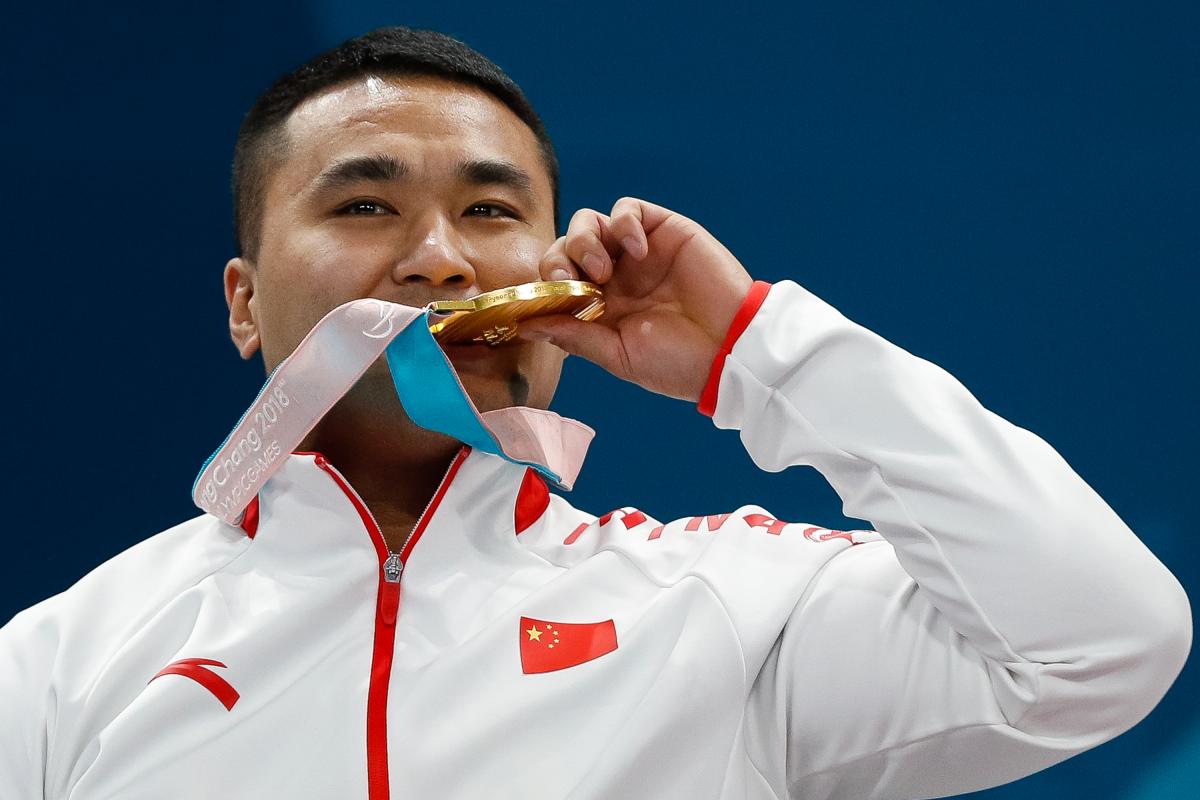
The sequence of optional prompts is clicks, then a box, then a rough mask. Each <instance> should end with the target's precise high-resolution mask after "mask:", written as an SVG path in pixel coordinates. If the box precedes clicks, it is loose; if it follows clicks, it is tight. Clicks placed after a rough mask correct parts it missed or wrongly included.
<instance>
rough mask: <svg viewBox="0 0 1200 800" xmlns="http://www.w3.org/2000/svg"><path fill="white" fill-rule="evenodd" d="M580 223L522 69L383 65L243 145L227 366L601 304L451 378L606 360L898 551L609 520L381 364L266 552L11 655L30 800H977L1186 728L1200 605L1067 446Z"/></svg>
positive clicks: (466, 365) (428, 57)
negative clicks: (236, 358) (427, 326)
mask: <svg viewBox="0 0 1200 800" xmlns="http://www.w3.org/2000/svg"><path fill="white" fill-rule="evenodd" d="M557 197H558V191H557V166H556V163H555V161H554V154H553V149H552V148H551V146H550V144H549V140H548V138H547V137H546V134H545V131H544V129H543V127H542V126H541V123H540V122H539V121H538V119H537V116H536V114H534V112H533V110H532V109H531V108H530V107H529V105H528V103H527V102H526V101H525V98H524V97H523V95H521V93H520V90H519V89H517V88H516V87H515V86H514V85H512V83H511V81H509V80H508V79H507V77H505V76H504V75H503V73H501V72H500V71H499V70H498V69H497V68H496V67H495V65H493V64H491V63H490V62H489V61H487V60H486V59H484V58H483V57H482V56H480V55H479V54H477V53H475V52H474V51H472V50H470V49H469V48H467V47H466V46H465V45H463V44H461V43H459V42H456V41H454V40H453V39H449V38H448V37H444V36H441V35H439V34H434V33H432V32H427V31H410V30H406V29H399V28H398V29H386V30H381V31H376V32H373V33H371V34H368V35H366V36H364V37H360V38H359V39H357V40H352V41H350V42H348V43H346V44H344V45H342V46H341V47H339V48H337V49H336V50H334V51H331V52H330V53H326V54H324V55H322V56H319V57H318V58H317V59H315V60H314V61H313V62H310V63H309V64H307V65H305V66H304V67H302V68H301V69H299V70H297V71H296V72H294V73H292V74H291V75H289V76H287V77H285V78H283V79H281V80H280V81H279V82H278V83H277V84H276V85H275V86H274V87H272V89H271V90H269V91H268V92H267V93H266V94H265V95H264V96H263V97H262V98H260V100H259V102H258V104H256V106H255V108H254V109H253V110H252V111H251V113H250V115H249V116H248V117H247V119H246V121H245V122H244V124H243V126H242V130H241V132H240V134H239V139H238V145H237V153H236V160H235V201H236V208H237V233H238V239H239V250H240V255H239V256H238V257H236V258H234V259H232V260H231V261H230V262H229V264H228V265H227V267H226V271H225V291H226V298H227V300H228V304H229V310H230V313H229V325H230V333H231V335H232V338H233V341H234V343H235V344H236V346H237V348H238V350H239V351H240V353H241V355H242V356H243V357H244V358H251V357H255V356H256V355H257V354H258V353H261V354H262V357H263V360H264V364H265V366H266V367H267V369H268V371H272V370H275V369H276V368H277V367H279V366H280V365H281V364H282V363H284V360H285V358H287V357H288V356H289V354H291V353H293V352H294V351H296V350H297V347H298V345H300V343H301V341H302V340H303V339H304V337H305V336H306V335H307V334H308V333H309V331H310V330H312V329H313V327H314V325H316V324H317V323H318V321H320V320H321V319H322V317H323V316H324V315H325V314H326V313H327V312H329V311H330V310H332V309H335V308H338V307H341V306H342V305H343V304H344V303H347V302H349V301H353V300H357V299H360V298H374V299H375V300H378V301H386V302H388V303H397V304H401V305H404V306H411V307H418V308H419V307H421V306H424V305H425V304H426V303H428V302H429V301H432V300H437V299H451V298H465V297H470V296H473V295H475V294H478V293H479V292H482V291H487V290H492V289H497V288H501V287H506V286H512V285H516V284H520V283H525V282H529V281H533V280H537V279H548V280H553V279H560V278H580V279H585V280H591V281H594V282H595V283H597V284H599V285H601V286H602V287H603V289H604V293H605V301H606V304H607V308H606V312H605V314H604V316H603V317H601V318H600V320H599V321H597V322H591V323H585V322H580V321H577V320H573V319H571V318H568V317H563V316H556V317H546V318H542V319H539V320H536V321H531V322H529V323H525V324H523V325H522V327H521V336H522V340H521V341H520V342H519V343H517V344H514V345H510V346H503V347H497V348H489V347H485V346H481V345H477V346H447V347H446V348H445V349H446V356H447V357H448V358H449V360H450V362H451V363H452V364H453V367H454V370H455V371H456V372H457V374H458V376H459V377H460V379H461V381H462V386H463V388H464V389H465V391H466V393H467V395H469V397H470V399H471V400H472V401H473V403H474V405H475V406H476V408H478V409H479V410H480V411H483V412H488V411H495V410H502V409H506V408H509V407H518V406H527V407H531V408H534V409H545V408H546V407H547V406H548V404H549V402H550V400H551V397H552V395H553V392H554V389H555V386H556V383H557V381H558V378H559V370H560V367H561V363H562V359H563V357H564V353H571V354H575V355H579V356H582V357H584V358H587V359H589V360H592V361H594V362H595V363H597V364H599V365H601V366H603V367H605V368H606V369H608V370H609V371H610V372H612V373H613V374H614V375H616V376H617V377H619V378H622V379H624V380H628V381H632V382H634V383H636V384H638V385H640V386H642V387H644V388H646V389H648V390H650V391H654V392H658V393H661V394H666V395H670V396H672V397H676V398H681V399H684V400H687V401H689V402H692V403H696V404H697V406H698V409H699V411H700V412H702V413H705V414H708V415H710V416H712V417H713V420H714V422H715V424H716V425H717V427H720V428H736V429H740V431H741V437H742V441H743V442H744V444H745V446H746V449H747V451H748V452H749V453H750V455H751V456H752V458H753V459H754V460H755V462H756V463H757V464H758V465H759V466H760V467H762V468H763V469H766V470H770V471H778V470H781V469H784V468H785V467H788V466H796V465H810V466H813V467H815V468H817V469H818V470H820V471H821V472H822V474H823V475H824V476H825V477H826V478H827V479H828V480H829V482H830V483H831V484H832V486H833V487H834V489H835V490H836V491H837V492H838V493H839V495H840V496H841V497H842V499H843V500H844V502H845V510H846V512H847V513H848V514H850V515H852V516H855V517H858V518H863V519H869V520H871V522H872V524H873V526H874V530H871V531H838V530H829V529H826V528H822V527H819V526H817V525H813V524H809V523H788V522H784V521H781V520H778V519H776V518H774V517H773V516H772V515H771V514H770V513H769V512H767V511H766V510H765V509H762V508H759V507H757V506H745V507H743V508H739V509H737V510H734V511H732V512H730V513H728V514H719V515H708V516H698V517H691V518H685V519H680V520H675V521H669V522H666V523H661V522H659V521H657V520H655V519H653V517H652V516H651V515H650V513H649V512H647V511H641V510H638V509H635V508H632V507H626V508H621V509H617V510H615V511H613V512H610V513H608V514H604V515H602V516H599V517H598V516H596V515H594V514H590V513H587V512H584V511H581V510H578V509H575V508H573V507H572V506H571V505H570V504H569V503H568V502H567V501H566V500H565V499H563V498H562V497H561V496H559V495H554V494H550V493H549V492H547V490H546V485H545V483H544V482H543V481H542V479H541V478H540V477H539V474H538V472H536V471H535V470H533V469H531V468H527V467H526V466H524V465H523V464H518V463H514V462H513V461H510V460H507V459H506V458H504V457H501V456H500V455H498V454H496V453H491V452H487V451H485V450H482V449H480V448H477V447H466V446H464V445H463V444H462V442H461V441H459V440H457V439H455V438H454V437H453V436H449V435H446V434H443V433H438V432H435V431H432V430H427V429H425V428H422V427H419V426H417V425H415V424H414V423H412V422H411V421H410V420H409V419H408V417H407V416H406V414H405V410H404V408H403V407H402V406H401V404H400V402H399V401H398V399H397V394H396V388H395V387H394V386H393V379H392V377H391V375H390V374H389V369H388V365H387V364H385V363H384V362H383V361H382V360H380V361H379V362H376V363H374V364H373V365H371V366H370V367H369V369H367V371H366V372H365V374H363V376H362V377H361V379H359V380H358V381H357V383H355V384H354V386H353V388H351V389H350V390H349V391H348V392H347V393H346V394H345V396H344V397H343V398H342V399H341V400H340V401H338V402H337V403H336V404H335V405H334V406H333V407H332V408H331V409H330V410H329V411H328V413H327V414H325V416H324V417H323V418H322V419H321V421H320V423H319V424H318V425H317V426H316V427H315V428H314V429H313V430H312V433H311V434H310V435H309V436H308V438H307V440H306V441H305V442H304V443H303V445H301V446H300V447H298V448H297V452H295V453H292V454H290V455H288V454H286V453H285V454H284V456H283V458H282V459H281V463H280V464H279V465H278V470H277V471H276V472H274V474H273V476H272V477H271V478H270V480H268V481H267V482H266V484H265V486H263V487H262V489H261V491H259V492H257V494H256V496H255V497H254V498H253V499H252V500H251V501H250V502H249V504H248V506H247V510H246V513H245V515H244V516H243V517H241V523H240V525H232V524H229V523H227V522H223V521H221V520H220V519H217V518H216V517H214V516H211V515H202V516H199V517H196V518H194V519H192V520H189V521H187V522H185V523H183V524H181V525H179V526H177V527H175V528H172V529H170V530H168V531H165V532H163V533H161V534H159V535H157V536H154V537H151V538H150V539H148V540H146V541H144V542H142V543H141V544H139V545H137V546H135V547H133V548H131V549H130V550H128V551H127V552H125V553H122V554H121V555H119V556H117V557H116V558H114V559H112V560H111V561H109V562H107V563H106V564H104V565H102V566H100V567H99V568H97V569H96V570H95V571H93V572H92V573H91V574H89V575H88V576H86V577H85V578H83V579H82V580H81V581H80V582H79V583H78V584H76V585H75V586H74V587H72V588H71V589H69V590H67V591H66V592H64V593H62V594H60V595H57V596H55V597H52V598H50V599H48V600H46V601H44V602H42V603H40V604H38V605H37V606H35V607H33V608H31V609H29V610H27V611H25V612H23V613H21V614H19V615H18V616H17V617H16V618H14V620H13V621H12V622H11V623H9V624H8V625H7V626H6V627H5V628H4V629H3V631H0V708H3V715H2V716H0V796H2V797H4V798H9V797H12V798H31V797H47V798H51V797H55V798H57V797H68V796H69V797H72V798H76V800H91V799H92V798H108V797H121V798H161V797H166V796H170V797H175V798H202V797H247V798H249V797H305V798H309V797H311V798H327V797H338V798H343V797H370V798H372V799H373V800H378V799H379V798H387V797H393V796H394V797H418V798H475V797H485V796H486V797H501V798H509V797H512V798H566V797H571V798H617V797H621V798H625V797H630V798H651V797H653V798H667V797H678V798H723V799H727V798H782V797H790V798H801V797H803V798H827V797H829V798H834V797H836V798H868V797H880V798H883V797H886V798H902V797H932V796H944V795H948V794H955V793H961V792H967V791H972V790H975V789H980V788H984V787H987V786H991V785H995V784H998V783H1003V782H1005V781H1010V780H1013V779H1015V778H1018V777H1021V776H1023V775H1026V774H1029V773H1031V772H1034V771H1036V770H1039V769H1042V768H1044V767H1046V766H1049V765H1051V764H1054V763H1056V762H1058V761H1061V760H1063V759H1065V758H1067V757H1069V756H1071V755H1073V754H1075V753H1079V752H1081V751H1083V750H1086V749H1088V748H1090V747H1094V746H1096V745H1097V744H1100V743H1101V742H1104V741H1106V740H1108V739H1111V738H1112V737H1114V736H1116V735H1118V734H1120V733H1121V732H1123V731H1125V730H1127V729H1128V728H1129V727H1131V726H1132V725H1134V724H1136V723H1137V722H1138V721H1139V720H1141V719H1142V718H1143V717H1144V716H1145V715H1146V714H1147V713H1148V712H1149V711H1150V710H1151V709H1152V708H1153V707H1154V705H1155V704H1156V703H1157V702H1158V701H1159V700H1160V699H1161V697H1162V696H1163V694H1164V693H1165V692H1166V690H1167V688H1168V687H1169V686H1170V684H1171V683H1172V681H1173V680H1174V679H1175V677H1176V675H1177V674H1178V672H1179V670H1180V669H1181V667H1182V664H1183V662H1184V659H1185V658H1186V655H1187V653H1188V650H1189V649H1190V644H1191V620H1190V612H1189V609H1188V603H1187V598H1186V597H1185V595H1184V593H1183V590H1182V589H1181V587H1180V586H1179V584H1178V582H1177V581H1176V580H1175V579H1174V577H1173V576H1172V575H1171V574H1170V573H1169V572H1168V571H1167V570H1166V569H1165V568H1164V567H1163V566H1162V564H1161V563H1159V562H1158V560H1157V559H1155V558H1154V556H1153V555H1152V554H1151V553H1150V552H1149V551H1148V550H1147V549H1146V548H1145V547H1144V546H1143V545H1142V544H1141V542H1140V541H1139V540H1138V539H1137V537H1136V536H1135V535H1134V534H1133V533H1132V532H1131V531H1130V530H1129V529H1128V528H1127V527H1126V526H1125V525H1124V524H1123V523H1122V522H1121V520H1120V519H1119V518H1118V517H1117V516H1116V514H1114V513H1113V511H1112V510H1111V509H1110V508H1109V507H1108V506H1107V505H1106V504H1105V503H1104V501H1103V500H1102V499H1101V498H1100V497H1098V496H1097V495H1096V494H1095V492H1093V491H1092V490H1091V489H1090V488H1089V487H1088V486H1087V484H1086V483H1084V481H1083V480H1082V479H1080V478H1079V476H1078V475H1076V474H1075V473H1074V472H1073V471H1072V470H1071V468H1070V467H1069V466H1068V465H1067V464H1066V463H1065V462H1064V461H1063V460H1062V459H1061V458H1060V457H1059V456H1058V454H1057V453H1056V452H1055V451H1054V450H1053V449H1052V448H1051V447H1050V446H1049V445H1048V444H1047V443H1045V442H1044V441H1042V440H1041V439H1039V438H1038V437H1037V436H1035V435H1034V434H1032V433H1031V432H1029V431H1027V430H1024V429H1022V428H1018V427H1016V426H1014V425H1012V424H1010V423H1008V422H1007V421H1005V420H1003V419H1001V418H1000V417H998V416H997V415H995V414H993V413H992V412H990V411H988V410H987V409H985V408H983V407H982V406H981V405H980V404H979V403H978V401H976V399H975V398H974V397H973V396H972V395H971V394H970V393H969V392H968V391H967V390H966V389H965V388H964V387H963V386H962V385H961V384H960V383H959V382H958V381H956V380H955V379H954V378H953V377H952V376H950V375H949V374H948V373H946V372H945V371H944V370H942V369H940V368H939V367H937V366H935V365H933V364H931V363H929V362H928V361H924V360H922V359H920V358H917V357H915V356H913V355H911V354H909V353H907V352H905V351H904V350H902V349H900V348H898V347H896V346H895V345H893V344H891V343H889V342H887V341H886V340H884V339H882V338H881V337H879V336H878V335H876V334H874V333H872V332H871V331H869V330H867V329H866V328H864V327H862V326H860V325H858V324H856V323H854V322H852V321H850V320H848V319H846V318H845V317H844V316H842V315H841V314H839V313H838V312H837V311H836V310H835V309H834V308H832V307H831V306H829V305H828V304H827V303H825V302H824V301H822V300H821V299H819V298H817V297H816V296H814V295H813V294H812V293H810V292H808V291H807V290H806V289H804V288H803V287H802V286H800V285H799V284H797V283H795V282H793V281H782V282H780V283H777V284H775V285H767V284H763V283H761V282H755V281H753V280H752V278H751V277H750V275H749V274H748V273H747V271H746V270H745V269H744V268H743V266H742V265H741V264H740V263H739V262H738V261H737V259H736V258H735V257H734V256H733V255H732V254H731V253H730V252H729V251H728V250H726V249H725V248H724V247H723V246H722V245H721V244H720V243H719V242H717V241H716V240H715V239H714V238H713V237H712V236H711V235H710V234H709V233H708V232H707V231H706V230H705V229H704V228H702V227H701V226H700V225H698V224H697V223H696V222H694V221H692V220H689V219H687V218H685V217H683V216H681V215H679V214H676V213H674V212H672V211H670V210H668V209H665V208H662V207H660V206H658V205H655V204H653V203H650V202H647V201H644V200H641V199H637V198H629V197H626V198H622V199H620V200H619V201H617V203H616V204H615V205H614V207H613V208H612V209H611V211H610V212H609V213H601V212H599V211H594V210H591V209H583V210H580V211H579V212H577V213H576V214H575V215H574V216H573V217H572V218H571V221H570V224H569V226H568V228H567V231H566V233H565V235H563V236H557V238H556V234H557V232H558V221H557V214H556V207H557ZM479 212H482V213H479ZM289 390H290V391H303V390H304V387H295V386H292V387H290V388H289ZM702 510H703V511H708V509H701V508H698V509H697V511H702Z"/></svg>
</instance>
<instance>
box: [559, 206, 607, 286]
mask: <svg viewBox="0 0 1200 800" xmlns="http://www.w3.org/2000/svg"><path fill="white" fill-rule="evenodd" d="M606 221H607V217H606V216H605V215H604V214H601V213H600V212H599V211H595V210H593V209H590V208H581V209H579V210H578V211H576V212H575V213H574V214H573V215H572V216H571V223H570V224H569V225H568V226H567V236H566V242H565V247H566V251H567V256H568V257H569V258H570V259H571V261H572V262H574V263H575V264H577V265H578V266H579V267H580V268H581V269H582V270H583V272H584V273H586V274H587V276H588V278H589V279H590V280H593V281H595V282H596V283H605V282H606V281H608V279H609V278H611V277H612V273H613V255H612V253H610V252H609V247H612V248H613V250H614V251H616V250H617V249H618V247H619V245H618V244H617V242H616V240H610V241H609V242H608V243H606V242H605V239H604V233H605V225H604V222H606Z"/></svg>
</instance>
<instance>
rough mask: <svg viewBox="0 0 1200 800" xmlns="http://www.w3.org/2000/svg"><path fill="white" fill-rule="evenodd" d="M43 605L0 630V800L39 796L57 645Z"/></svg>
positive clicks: (50, 711) (49, 718)
mask: <svg viewBox="0 0 1200 800" xmlns="http://www.w3.org/2000/svg"><path fill="white" fill-rule="evenodd" d="M52 602H53V598H51V600H47V601H44V602H43V603H40V604H38V605H36V606H34V607H33V608H30V609H28V610H26V611H23V612H21V613H20V614H17V616H15V617H13V619H12V621H11V622H9V623H8V624H7V625H5V626H4V627H2V628H0V798H5V799H6V800H7V798H10V797H11V798H22V800H24V798H31V800H34V799H35V798H41V797H44V789H43V787H44V784H45V775H46V757H47V748H48V742H49V739H50V734H49V732H50V725H51V719H52V717H53V711H54V709H53V705H54V697H53V693H52V691H51V688H50V677H51V673H52V671H53V662H54V653H55V649H56V645H57V641H56V640H57V634H56V633H55V625H54V622H53V620H52V619H51V618H50V616H49V615H48V614H47V613H45V612H46V611H47V609H48V608H49V607H50V605H51V604H52Z"/></svg>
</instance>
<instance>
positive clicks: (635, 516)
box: [596, 508, 647, 530]
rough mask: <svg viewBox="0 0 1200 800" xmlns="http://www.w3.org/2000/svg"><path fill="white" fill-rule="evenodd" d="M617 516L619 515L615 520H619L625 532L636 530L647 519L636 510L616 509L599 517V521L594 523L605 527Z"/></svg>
mask: <svg viewBox="0 0 1200 800" xmlns="http://www.w3.org/2000/svg"><path fill="white" fill-rule="evenodd" d="M617 514H620V515H621V516H619V517H617V519H619V520H621V524H622V525H624V526H625V530H630V529H632V528H636V527H637V526H638V525H641V524H642V523H643V522H645V521H646V519H647V517H646V515H645V514H643V513H642V512H640V511H638V510H637V509H636V508H617V509H614V510H612V511H610V512H608V513H607V514H605V515H604V516H602V517H600V519H598V520H596V523H597V524H598V525H600V526H601V527H603V526H605V525H607V524H608V523H609V522H610V521H611V520H612V518H613V517H614V516H616V515H617Z"/></svg>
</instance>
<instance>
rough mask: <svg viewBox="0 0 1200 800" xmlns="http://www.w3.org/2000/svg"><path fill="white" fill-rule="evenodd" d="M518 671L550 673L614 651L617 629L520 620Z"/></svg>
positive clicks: (610, 624)
mask: <svg viewBox="0 0 1200 800" xmlns="http://www.w3.org/2000/svg"><path fill="white" fill-rule="evenodd" d="M520 637H521V639H520V641H521V671H522V672H524V673H525V674H526V675H531V674H533V673H535V672H553V671H554V670H556V669H566V668H567V667H574V666H578V665H579V664H582V663H583V662H585V661H591V660H592V659H593V658H599V657H600V656H602V655H606V654H608V653H611V652H612V651H613V650H616V649H617V626H616V625H614V624H613V621H612V620H611V619H608V620H605V621H604V622H583V623H575V622H546V621H545V620H541V619H530V618H529V617H521V633H520Z"/></svg>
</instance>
